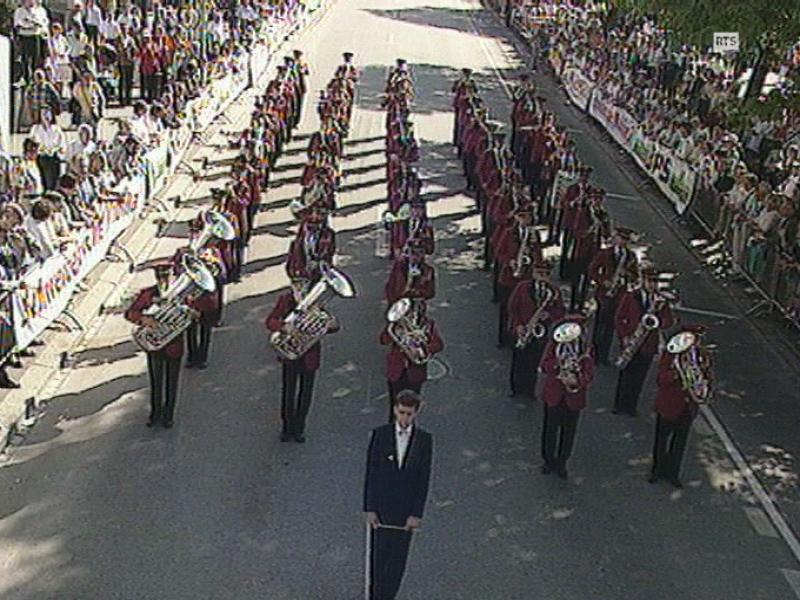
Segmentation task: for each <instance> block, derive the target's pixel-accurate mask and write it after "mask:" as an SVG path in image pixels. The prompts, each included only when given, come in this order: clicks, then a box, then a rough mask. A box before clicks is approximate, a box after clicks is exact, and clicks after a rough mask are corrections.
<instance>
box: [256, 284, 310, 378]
mask: <svg viewBox="0 0 800 600" xmlns="http://www.w3.org/2000/svg"><path fill="white" fill-rule="evenodd" d="M295 306H297V303H296V302H295V301H294V294H292V292H284V293H283V294H281V295H280V296H278V301H277V302H276V303H275V306H274V307H273V309H272V312H271V313H269V316H268V317H267V320H266V321H264V325H265V326H266V328H267V331H269V332H270V333H271V332H273V331H278V330H279V329H280V328H281V326H282V325H283V320H284V319H285V318H286V316H287V315H288V314H289V313H290V312H292V310H293V309H294V307H295ZM321 355H322V350H321V348H320V344H319V342H317V343H316V344H314V345H313V346H311V348H309V349H308V351H307V352H306V353H305V354H304V355H303V356H301V357H300V358H298V359H297V360H298V361H301V362H302V365H303V368H304V369H305V370H306V371H316V370H317V369H319V363H320V358H321ZM278 360H279V361H281V362H286V359H284V358H283V357H281V356H280V355H279V356H278Z"/></svg>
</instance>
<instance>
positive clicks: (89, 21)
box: [83, 4, 103, 28]
mask: <svg viewBox="0 0 800 600" xmlns="http://www.w3.org/2000/svg"><path fill="white" fill-rule="evenodd" d="M83 22H84V23H85V24H86V25H93V26H95V27H97V28H99V27H100V25H102V24H103V11H102V10H100V7H99V6H97V5H96V4H95V5H93V6H87V7H86V8H85V9H84V13H83Z"/></svg>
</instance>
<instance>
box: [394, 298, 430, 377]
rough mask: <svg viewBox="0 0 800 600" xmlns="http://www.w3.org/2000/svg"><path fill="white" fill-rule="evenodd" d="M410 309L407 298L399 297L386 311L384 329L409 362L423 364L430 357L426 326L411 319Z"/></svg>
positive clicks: (409, 300)
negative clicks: (419, 324) (420, 325)
mask: <svg viewBox="0 0 800 600" xmlns="http://www.w3.org/2000/svg"><path fill="white" fill-rule="evenodd" d="M411 310H412V309H411V299H409V298H400V299H399V300H398V301H397V302H395V303H394V304H392V306H390V307H389V310H388V311H387V313H386V320H387V321H389V325H388V326H387V328H386V329H387V331H388V333H389V336H390V337H391V338H392V340H393V341H394V343H395V344H397V345H398V346H399V347H400V349H401V350H402V351H403V354H405V355H406V357H408V359H409V360H410V361H411V362H413V363H414V364H415V365H424V364H426V363H427V362H428V361H429V360H430V359H431V356H430V354H428V332H427V328H426V327H424V326H422V327H419V326H418V325H417V323H415V322H414V321H412V319H411V315H410V314H409V313H410V311H411Z"/></svg>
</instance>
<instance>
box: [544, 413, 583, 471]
mask: <svg viewBox="0 0 800 600" xmlns="http://www.w3.org/2000/svg"><path fill="white" fill-rule="evenodd" d="M580 414H581V413H580V411H575V412H572V411H571V410H570V409H569V408H567V405H566V404H564V403H563V402H562V403H561V404H559V405H558V406H556V407H555V408H551V407H549V406H548V405H547V404H545V405H544V423H543V424H542V458H543V459H544V462H545V463H546V464H548V465H551V466H558V467H564V466H566V464H567V460H568V459H569V457H570V456H572V448H573V446H574V445H575V432H576V431H577V429H578V418H579V417H580Z"/></svg>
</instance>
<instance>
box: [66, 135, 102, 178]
mask: <svg viewBox="0 0 800 600" xmlns="http://www.w3.org/2000/svg"><path fill="white" fill-rule="evenodd" d="M96 149H97V144H96V143H95V141H94V132H93V131H92V128H91V127H90V126H89V125H81V126H80V127H79V128H78V139H77V140H75V141H73V142H70V144H69V145H68V146H67V156H66V158H67V172H72V171H74V170H75V169H74V167H73V164H74V162H75V161H77V160H80V159H81V158H82V157H85V158H87V159H88V158H89V156H91V154H92V153H94V151H95V150H96Z"/></svg>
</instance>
